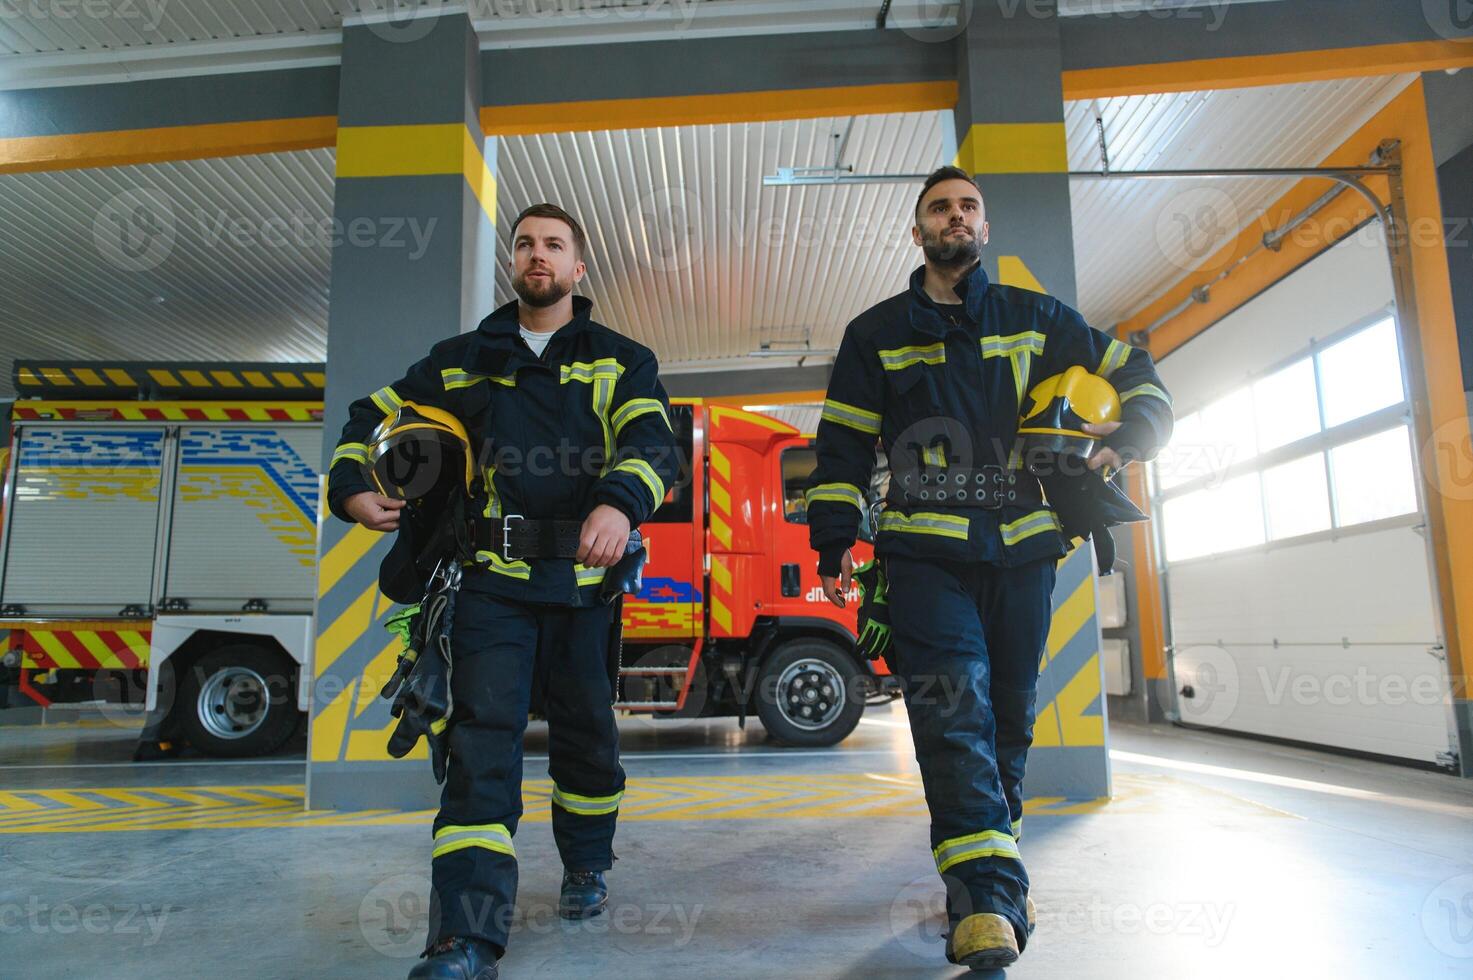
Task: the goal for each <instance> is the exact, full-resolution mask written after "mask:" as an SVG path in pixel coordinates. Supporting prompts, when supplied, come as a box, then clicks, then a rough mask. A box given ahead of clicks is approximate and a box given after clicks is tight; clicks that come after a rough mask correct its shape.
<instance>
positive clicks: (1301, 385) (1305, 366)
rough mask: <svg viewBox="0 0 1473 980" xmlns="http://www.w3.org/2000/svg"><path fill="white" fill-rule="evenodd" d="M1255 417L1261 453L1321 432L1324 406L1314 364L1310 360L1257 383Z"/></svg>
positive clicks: (1255, 387)
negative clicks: (1317, 395)
mask: <svg viewBox="0 0 1473 980" xmlns="http://www.w3.org/2000/svg"><path fill="white" fill-rule="evenodd" d="M1253 414H1254V419H1255V421H1256V422H1257V429H1258V449H1259V451H1260V452H1268V451H1269V450H1270V449H1277V448H1278V447H1280V446H1287V445H1288V444H1289V443H1291V442H1293V441H1294V440H1296V439H1303V438H1304V437H1305V436H1311V435H1314V434H1315V433H1316V432H1318V431H1319V430H1320V406H1319V402H1318V401H1317V400H1316V399H1315V390H1314V361H1312V360H1311V359H1310V358H1308V357H1306V358H1304V359H1303V360H1302V361H1296V362H1295V363H1293V364H1291V365H1289V366H1288V367H1286V368H1284V369H1283V370H1281V371H1275V372H1274V373H1273V374H1270V375H1269V376H1268V377H1266V378H1263V379H1261V380H1259V381H1258V382H1256V383H1255V384H1254V385H1253Z"/></svg>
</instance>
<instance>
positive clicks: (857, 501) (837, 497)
mask: <svg viewBox="0 0 1473 980" xmlns="http://www.w3.org/2000/svg"><path fill="white" fill-rule="evenodd" d="M816 500H828V501H832V502H833V503H836V504H851V505H853V506H854V507H857V508H859V509H860V510H864V492H863V491H861V490H860V489H859V488H858V487H857V486H855V485H854V484H852V483H820V484H819V485H818V486H816V487H814V488H813V489H811V490H809V491H808V492H807V493H805V494H804V495H803V502H804V503H805V504H806V505H807V506H809V507H812V506H813V503H814V501H816Z"/></svg>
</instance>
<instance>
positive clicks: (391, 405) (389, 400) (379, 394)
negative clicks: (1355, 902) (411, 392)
mask: <svg viewBox="0 0 1473 980" xmlns="http://www.w3.org/2000/svg"><path fill="white" fill-rule="evenodd" d="M368 397H369V398H371V399H373V403H374V404H375V405H377V406H378V407H379V411H381V412H383V413H384V414H385V415H393V414H394V413H395V412H397V411H399V408H400V406H402V405H403V404H404V399H402V398H400V397H399V393H398V392H397V391H395V390H394V386H393V385H384V386H383V387H382V388H380V389H379V390H378V391H375V392H374V393H373V394H371V395H369V396H368Z"/></svg>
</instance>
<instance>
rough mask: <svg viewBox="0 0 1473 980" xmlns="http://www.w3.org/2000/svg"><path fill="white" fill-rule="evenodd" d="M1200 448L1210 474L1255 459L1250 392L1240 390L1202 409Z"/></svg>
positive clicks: (1255, 442)
mask: <svg viewBox="0 0 1473 980" xmlns="http://www.w3.org/2000/svg"><path fill="white" fill-rule="evenodd" d="M1202 447H1203V450H1204V451H1205V452H1206V453H1207V456H1208V459H1207V460H1206V465H1207V466H1208V467H1209V468H1210V469H1211V470H1212V471H1213V472H1220V471H1221V470H1223V469H1225V468H1226V467H1229V466H1236V465H1237V464H1238V463H1241V462H1243V461H1244V460H1248V459H1252V458H1253V457H1254V456H1257V455H1258V439H1257V437H1256V435H1255V433H1254V431H1253V391H1252V389H1250V388H1247V387H1244V388H1240V389H1238V390H1237V391H1235V392H1233V393H1232V394H1231V395H1228V396H1227V397H1226V398H1219V399H1218V400H1217V401H1215V402H1213V403H1212V404H1211V405H1208V406H1207V407H1206V408H1204V409H1202Z"/></svg>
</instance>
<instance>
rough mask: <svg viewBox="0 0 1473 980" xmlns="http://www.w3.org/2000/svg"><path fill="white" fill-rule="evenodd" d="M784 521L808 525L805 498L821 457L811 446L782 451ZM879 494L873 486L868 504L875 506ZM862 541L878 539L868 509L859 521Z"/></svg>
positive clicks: (866, 495)
mask: <svg viewBox="0 0 1473 980" xmlns="http://www.w3.org/2000/svg"><path fill="white" fill-rule="evenodd" d="M782 467H783V517H784V518H785V519H786V520H787V521H788V523H790V524H807V523H808V505H807V503H806V502H805V501H804V499H803V495H804V494H805V493H807V492H808V490H809V488H810V487H812V486H813V471H814V470H816V469H817V468H818V454H817V453H816V452H815V451H814V449H813V447H812V446H790V447H789V448H787V449H784V450H783V455H782ZM878 499H879V494H878V493H877V492H876V490H875V488H874V487H873V486H871V488H870V490H869V492H868V493H866V494H865V503H866V504H867V505H869V504H873V502H874V501H876V500H878ZM859 540H861V541H864V542H866V543H870V544H872V543H874V540H875V535H874V528H873V526H872V522H871V520H870V507H869V506H866V507H865V508H864V509H863V511H862V512H861V515H860V519H859Z"/></svg>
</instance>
